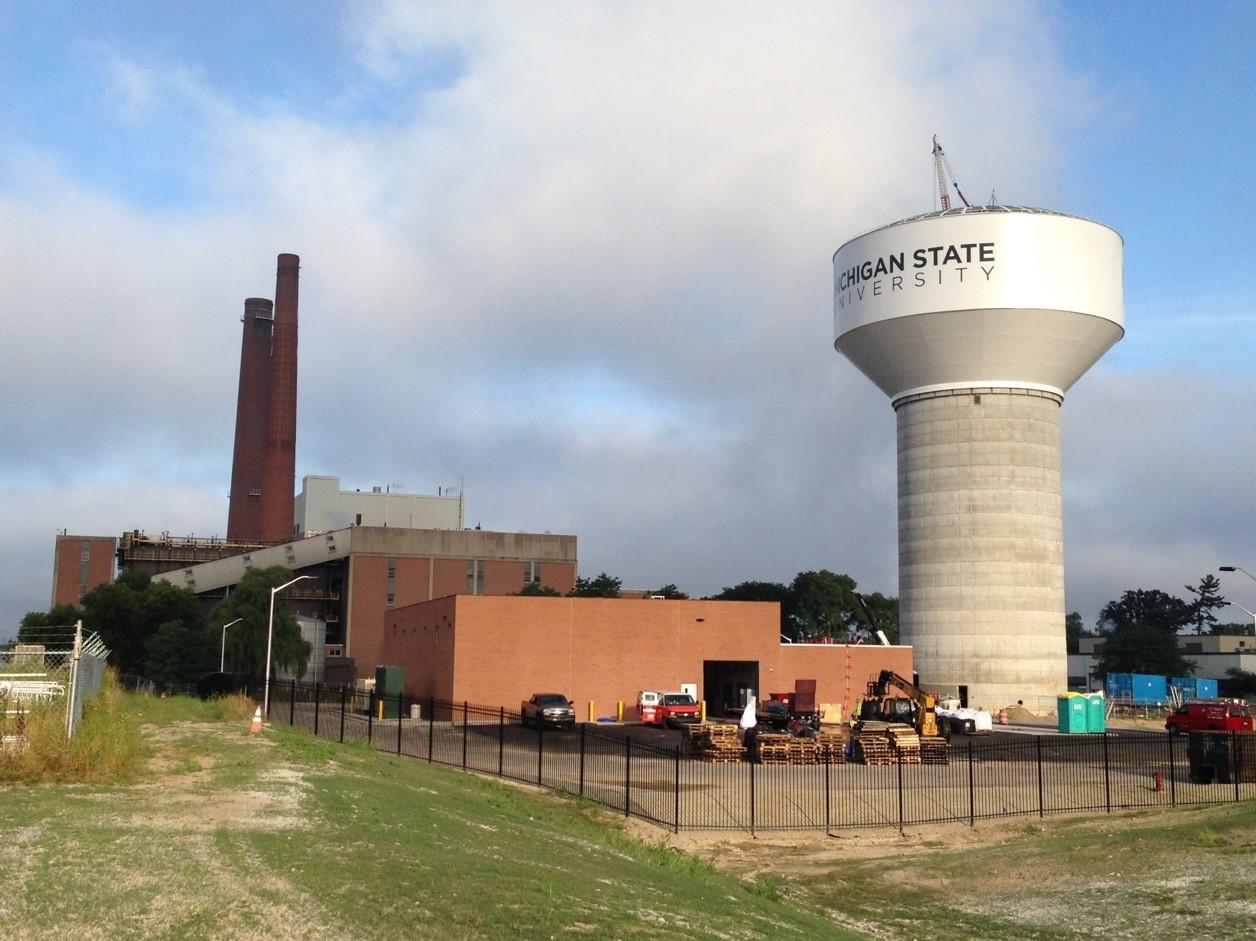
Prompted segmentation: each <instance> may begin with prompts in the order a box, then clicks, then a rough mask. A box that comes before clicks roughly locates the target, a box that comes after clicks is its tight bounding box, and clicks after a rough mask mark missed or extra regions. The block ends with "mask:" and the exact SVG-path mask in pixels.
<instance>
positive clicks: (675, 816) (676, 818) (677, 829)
mask: <svg viewBox="0 0 1256 941" xmlns="http://www.w3.org/2000/svg"><path fill="white" fill-rule="evenodd" d="M674 787H675V791H674V793H675V796H676V805H675V807H673V808H672V820H674V821H675V823H674V824H673V826H672V832H673V833H679V832H680V746H679V745H677V746H676V779H675V784H674Z"/></svg>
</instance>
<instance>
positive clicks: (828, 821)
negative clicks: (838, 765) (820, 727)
mask: <svg viewBox="0 0 1256 941" xmlns="http://www.w3.org/2000/svg"><path fill="white" fill-rule="evenodd" d="M832 761H833V746H831V745H830V746H827V747H826V748H825V749H824V835H825V836H828V835H829V831H830V830H832V828H833V827H832V817H831V816H830V811H829V802H830V798H829V765H830V764H832Z"/></svg>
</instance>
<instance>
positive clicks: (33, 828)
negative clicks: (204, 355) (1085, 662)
mask: <svg viewBox="0 0 1256 941" xmlns="http://www.w3.org/2000/svg"><path fill="white" fill-rule="evenodd" d="M123 707H124V709H125V711H126V712H127V713H129V714H130V715H131V716H132V721H133V722H135V723H136V724H137V725H138V724H139V723H144V725H143V729H144V736H145V750H144V752H143V754H142V760H143V764H144V770H143V773H142V774H141V775H140V776H139V777H138V778H137V779H136V780H134V781H131V782H129V783H126V782H122V783H114V784H91V785H69V784H39V785H30V786H0V937H13V938H33V939H38V938H53V937H58V938H59V937H63V936H66V935H69V936H72V937H76V938H84V939H90V938H180V939H182V938H224V939H232V938H254V937H271V938H333V937H334V938H341V939H343V938H384V937H388V938H398V937H404V938H429V937H430V938H437V937H439V938H527V939H532V938H550V937H588V938H633V937H650V938H656V937H657V938H669V937H674V938H681V937H684V938H791V937H796V938H816V939H820V938H823V939H829V938H833V939H841V938H851V937H877V938H923V937H928V938H935V939H947V938H957V939H958V938H988V939H1000V938H1008V939H1013V938H1015V939H1020V938H1042V939H1050V938H1066V937H1076V936H1094V937H1104V938H1140V939H1141V938H1145V937H1147V936H1149V935H1153V936H1157V937H1188V936H1200V937H1209V938H1214V939H1223V938H1238V937H1246V936H1247V934H1248V926H1249V925H1250V923H1251V918H1252V916H1253V915H1256V902H1254V901H1253V898H1256V893H1252V892H1251V891H1250V889H1249V886H1250V882H1251V880H1250V873H1249V871H1248V870H1249V868H1250V865H1251V863H1252V861H1253V858H1254V857H1253V849H1254V848H1256V809H1254V808H1253V806H1252V804H1250V803H1248V804H1241V805H1225V806H1220V807H1214V808H1206V809H1193V810H1175V811H1160V810H1157V811H1155V812H1147V813H1144V814H1141V815H1139V814H1135V815H1125V816H1115V817H1105V818H1100V819H1097V820H1081V819H1057V820H1050V819H1048V820H1047V821H1046V822H1039V821H1019V822H1016V823H998V824H988V825H979V826H978V827H976V828H974V829H970V828H968V827H963V826H946V827H935V828H931V829H921V830H916V831H911V832H909V833H908V835H907V836H906V837H900V836H899V835H898V834H897V833H895V832H893V831H877V832H875V833H866V834H859V833H855V834H845V833H844V834H843V835H841V836H840V837H834V838H824V837H822V836H815V835H791V836H776V837H772V838H763V839H759V840H753V839H751V838H750V837H749V835H747V834H737V835H728V834H724V835H704V834H681V835H679V836H672V835H670V834H666V833H665V832H663V831H660V830H657V829H654V828H652V827H648V826H645V825H643V824H639V823H634V824H628V825H626V824H624V822H623V821H622V818H617V817H615V816H613V815H610V814H609V813H607V812H606V811H604V810H602V809H601V808H599V807H596V806H594V805H591V804H587V803H585V802H581V801H577V800H575V799H571V798H565V797H558V796H555V795H550V794H544V793H533V792H531V791H529V790H526V789H522V788H516V787H512V786H510V785H506V784H502V783H500V782H497V781H493V780H486V779H481V778H477V777H474V776H470V775H465V774H462V773H460V772H457V771H454V770H450V769H445V768H441V767H432V766H429V765H427V764H425V763H422V762H418V761H414V760H412V759H398V758H395V757H391V756H387V755H381V754H377V753H375V752H373V751H371V750H370V749H369V748H367V747H365V746H360V745H338V744H335V743H330V742H326V741H322V740H315V739H312V738H310V737H308V736H306V735H304V734H302V733H299V732H293V731H291V730H287V729H275V730H271V731H268V732H266V733H264V734H262V735H259V736H250V735H249V734H248V733H247V731H246V726H247V723H246V722H245V721H242V720H240V719H238V718H235V719H232V720H231V721H223V720H224V718H225V717H226V715H227V712H226V711H224V710H223V709H222V708H221V707H219V708H218V709H217V710H215V709H214V707H211V706H207V705H205V704H201V703H198V702H195V701H191V700H184V699H169V700H156V699H152V698H149V697H137V696H129V697H124V700H123ZM120 777H121V776H120ZM641 838H644V839H641ZM668 844H671V845H668Z"/></svg>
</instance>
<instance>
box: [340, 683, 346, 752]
mask: <svg viewBox="0 0 1256 941" xmlns="http://www.w3.org/2000/svg"><path fill="white" fill-rule="evenodd" d="M345 695H346V694H345V688H344V687H343V686H342V687H340V741H341V743H342V744H343V743H344V740H345Z"/></svg>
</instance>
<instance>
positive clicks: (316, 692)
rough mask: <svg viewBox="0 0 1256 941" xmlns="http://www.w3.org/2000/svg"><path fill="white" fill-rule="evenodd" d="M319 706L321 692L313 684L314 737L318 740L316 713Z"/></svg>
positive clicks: (320, 703) (316, 685)
mask: <svg viewBox="0 0 1256 941" xmlns="http://www.w3.org/2000/svg"><path fill="white" fill-rule="evenodd" d="M321 705H322V697H321V691H320V690H319V688H318V684H317V683H315V684H314V737H315V738H318V713H319V706H321Z"/></svg>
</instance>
